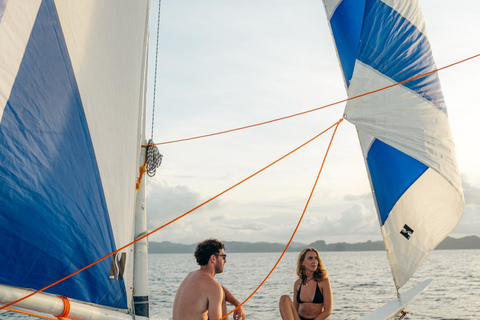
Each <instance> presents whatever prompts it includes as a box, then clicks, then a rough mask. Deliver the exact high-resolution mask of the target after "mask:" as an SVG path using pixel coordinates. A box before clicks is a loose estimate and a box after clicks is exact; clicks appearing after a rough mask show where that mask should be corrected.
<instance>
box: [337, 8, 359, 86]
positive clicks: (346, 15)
mask: <svg viewBox="0 0 480 320" xmlns="http://www.w3.org/2000/svg"><path fill="white" fill-rule="evenodd" d="M364 11H365V0H343V1H342V2H341V3H340V4H339V5H338V7H337V9H336V10H335V13H334V14H333V16H332V18H331V19H330V26H331V29H332V33H333V36H334V38H335V44H336V47H337V52H338V56H339V59H340V63H341V65H342V70H343V76H344V79H345V83H346V84H347V87H348V86H349V85H350V79H351V78H352V75H353V69H354V67H355V61H356V60H357V52H358V46H359V41H360V34H361V31H362V24H363V15H364Z"/></svg>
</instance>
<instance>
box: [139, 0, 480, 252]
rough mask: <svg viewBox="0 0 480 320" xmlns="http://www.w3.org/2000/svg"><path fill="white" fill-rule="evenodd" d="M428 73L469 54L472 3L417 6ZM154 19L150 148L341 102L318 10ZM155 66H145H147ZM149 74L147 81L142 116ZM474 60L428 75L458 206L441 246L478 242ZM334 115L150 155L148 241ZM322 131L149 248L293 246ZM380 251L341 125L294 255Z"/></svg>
mask: <svg viewBox="0 0 480 320" xmlns="http://www.w3.org/2000/svg"><path fill="white" fill-rule="evenodd" d="M420 4H421V6H422V11H423V15H424V18H425V23H426V27H427V34H428V37H429V39H430V44H431V46H432V50H433V54H434V58H435V61H436V64H437V67H443V66H446V65H449V64H451V63H454V62H457V61H459V60H463V59H465V58H468V57H471V56H474V55H476V54H479V53H480V2H479V1H478V0H460V1H458V2H456V3H455V6H452V2H451V1H446V0H420ZM160 12H161V14H160V29H159V30H160V31H159V35H158V38H159V43H158V58H157V59H155V56H156V49H157V47H156V37H157V34H156V32H157V29H156V25H157V23H156V21H157V14H158V2H157V1H153V6H152V12H151V20H152V22H151V25H152V28H151V45H150V52H149V55H150V59H149V73H150V79H149V91H148V96H149V110H148V118H147V127H148V128H147V138H149V137H150V135H151V128H152V118H151V117H152V114H154V121H153V123H154V125H153V127H154V130H153V138H154V141H155V142H156V143H159V142H164V141H170V140H176V139H182V138H188V137H192V136H198V135H203V134H209V133H213V132H218V131H223V130H229V129H232V128H237V127H242V126H246V125H251V124H255V123H259V122H263V121H268V120H271V119H276V118H279V117H283V116H288V115H291V114H295V113H298V112H302V111H306V110H310V109H314V108H317V107H320V106H323V105H327V104H330V103H333V102H337V101H340V100H343V99H346V98H347V96H346V92H345V86H344V81H343V78H342V75H341V70H340V66H339V64H338V60H337V55H336V52H335V48H334V45H333V40H332V37H331V33H330V29H329V26H328V22H327V19H326V15H325V10H324V7H323V3H322V1H321V0H297V1H287V0H260V1H259V0H242V1H233V0H230V1H227V0H202V1H197V0H163V1H162V2H161V11H160ZM155 61H156V63H155ZM155 64H156V65H157V78H156V90H155V109H154V112H152V107H151V106H152V100H153V92H154V90H153V88H154V80H153V79H154V76H153V75H154V74H155ZM479 74H480V58H476V59H473V60H470V61H468V62H465V63H462V64H460V65H458V66H455V67H452V68H449V69H446V70H443V71H441V72H440V73H439V77H440V82H441V85H442V88H443V93H444V96H445V100H446V103H447V108H448V114H449V119H450V122H451V127H452V132H453V137H454V140H455V143H456V152H457V160H458V164H459V168H460V172H461V176H462V181H463V188H464V194H465V199H466V209H465V214H464V216H463V218H462V220H461V221H460V223H459V225H458V226H457V227H456V228H455V229H454V230H453V232H452V233H451V236H452V237H456V238H459V237H463V236H469V235H477V236H480V215H479V214H480V169H479V167H478V163H480V142H479V140H478V139H479V137H480V125H479V123H478V120H477V119H479V118H480V108H478V104H479V102H478V98H477V92H478V91H479V81H478V75H479ZM344 107H345V103H341V104H338V105H335V106H332V107H329V108H326V109H323V110H319V111H316V112H312V113H308V114H306V115H302V116H298V117H294V118H291V119H287V120H282V121H278V122H275V123H272V124H268V125H263V126H260V127H255V128H251V129H247V130H241V131H237V132H233V133H228V134H223V135H218V136H214V137H209V138H204V139H197V140H192V141H188V142H180V143H174V144H165V145H160V146H159V151H160V153H162V154H163V156H164V158H163V162H162V165H161V167H160V168H159V169H158V170H157V173H156V175H155V176H154V177H153V178H149V179H148V180H147V215H148V229H149V230H153V229H155V228H157V227H159V226H161V225H163V224H165V223H167V222H169V221H170V220H172V219H174V218H176V217H178V216H180V215H182V214H184V213H185V212H187V211H189V210H190V209H192V208H194V207H196V206H197V205H199V204H201V203H203V202H204V201H207V200H208V199H210V198H211V197H213V196H215V195H217V194H219V193H221V192H222V191H224V190H225V189H227V188H230V187H231V186H232V185H234V184H236V183H237V182H239V181H241V180H243V179H244V178H246V177H248V176H249V175H251V174H253V173H255V172H256V171H258V170H260V169H262V168H263V167H265V166H266V165H268V164H270V163H271V162H273V161H275V160H277V159H278V158H279V157H281V156H283V155H284V154H286V153H288V152H290V151H291V150H293V149H295V148H296V147H298V146H299V145H301V144H303V143H304V142H306V141H307V140H309V139H311V138H312V137H314V136H315V135H317V134H319V133H320V132H322V131H323V130H325V129H326V128H328V127H330V126H331V125H332V124H334V123H335V122H337V121H338V120H339V119H340V118H342V115H343V110H344ZM331 133H332V131H329V132H327V133H326V134H324V135H322V136H320V137H319V138H318V139H316V140H315V141H313V142H312V143H309V144H308V145H307V146H305V147H303V148H301V149H300V150H298V151H297V152H295V153H294V154H292V155H291V156H289V157H287V158H285V159H284V160H282V161H280V162H279V163H277V164H276V165H274V166H272V167H270V168H269V169H267V170H265V171H264V172H262V173H260V174H259V175H257V176H255V177H254V178H252V179H250V180H248V181H246V182H245V183H243V184H241V185H239V186H238V187H236V188H234V189H232V190H231V191H228V192H227V193H225V194H224V195H222V196H221V197H219V198H217V199H215V200H213V201H212V202H209V203H208V204H206V205H204V206H203V207H201V208H200V209H198V210H196V211H194V212H192V213H190V214H188V215H187V216H185V217H184V218H182V219H180V220H178V221H176V222H174V223H172V224H171V225H169V226H167V227H165V228H163V229H162V230H160V231H158V232H156V233H155V234H153V235H151V236H150V237H149V240H150V241H171V242H175V243H184V244H193V243H197V242H199V241H201V240H203V239H206V238H210V237H214V238H218V239H220V240H223V241H248V242H258V241H266V242H279V243H286V242H288V240H289V239H290V237H291V235H292V233H293V232H294V230H295V227H296V225H297V223H298V221H299V219H300V217H301V215H302V212H303V210H304V207H305V205H306V202H307V199H308V197H309V194H310V192H311V190H312V187H313V184H314V182H315V178H316V176H317V174H318V171H319V169H320V165H321V163H322V160H323V157H324V155H325V152H326V148H327V145H328V143H329V141H330V139H331ZM317 240H324V241H326V242H327V243H333V242H343V241H345V242H363V241H368V240H372V241H376V240H381V233H380V228H379V222H378V218H377V214H376V212H375V207H374V203H373V198H372V195H371V192H370V184H369V181H368V177H367V173H366V170H365V164H364V161H363V157H362V154H361V150H360V146H359V142H358V138H357V134H356V131H355V128H354V126H353V125H352V124H350V123H348V122H347V121H344V122H342V123H341V124H340V126H339V128H338V131H337V133H336V135H335V138H334V140H333V143H332V146H331V149H330V152H329V154H328V158H327V160H326V162H325V165H324V168H323V171H322V173H321V176H320V179H319V181H318V184H317V186H316V189H315V192H314V194H313V196H312V199H311V201H310V203H309V206H308V208H307V211H306V213H305V216H304V218H303V220H302V223H301V225H300V227H299V228H298V231H297V233H296V235H295V237H294V240H293V241H296V242H302V243H311V242H314V241H317Z"/></svg>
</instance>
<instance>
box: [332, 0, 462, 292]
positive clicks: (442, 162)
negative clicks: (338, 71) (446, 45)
mask: <svg viewBox="0 0 480 320" xmlns="http://www.w3.org/2000/svg"><path fill="white" fill-rule="evenodd" d="M324 4H325V8H326V12H327V17H328V20H329V23H330V27H331V31H332V35H333V37H334V42H335V45H336V49H337V54H338V57H339V60H340V64H341V68H342V71H343V76H344V79H345V84H346V88H347V92H348V96H349V97H355V96H357V95H360V94H363V93H366V92H370V91H374V90H376V89H379V88H382V87H386V86H389V85H393V84H396V83H399V82H402V81H405V80H408V79H411V78H413V77H415V76H419V75H422V74H424V73H427V72H429V71H432V70H435V69H436V66H435V62H434V60H433V56H432V51H431V48H430V44H429V42H428V38H427V34H426V32H425V24H424V20H423V17H422V13H421V10H420V6H419V4H418V1H417V0H409V1H406V0H402V1H397V0H343V1H340V0H324ZM345 118H346V119H347V120H348V121H349V122H351V123H353V124H354V125H355V126H356V128H357V132H358V136H359V140H360V143H361V146H362V151H363V156H364V159H365V163H366V167H367V172H368V175H369V178H370V182H371V187H372V191H373V195H374V200H375V204H376V208H377V213H378V217H379V222H380V226H381V231H382V235H383V237H384V242H385V248H386V251H387V256H388V259H389V262H390V266H391V269H392V274H393V278H394V282H395V285H396V287H397V289H398V288H400V287H401V286H402V285H403V284H405V282H406V281H407V280H408V279H409V278H410V277H411V276H412V275H413V274H414V272H415V271H416V270H417V269H418V267H419V266H420V265H421V263H422V261H423V260H424V259H425V257H426V256H427V255H428V254H429V253H430V252H431V251H432V250H433V249H434V248H435V247H436V246H437V245H438V244H439V243H440V242H441V241H442V240H443V239H444V238H445V237H446V236H447V235H448V234H449V233H450V232H451V231H452V229H453V228H454V227H455V226H456V225H457V224H458V222H459V220H460V218H461V216H462V214H463V211H464V205H465V204H464V197H463V191H462V185H461V180H460V175H459V171H458V168H457V162H456V156H455V148H454V144H453V139H452V135H451V132H450V126H449V121H448V116H447V108H446V105H445V101H444V98H443V94H442V90H441V86H440V82H439V79H438V74H437V73H432V74H429V75H427V76H425V77H421V78H418V79H415V80H412V81H408V82H405V83H403V84H401V85H397V86H394V87H392V88H390V89H387V90H383V91H380V92H377V93H374V94H370V95H366V96H363V97H361V98H358V99H354V100H351V101H349V102H348V103H347V106H346V108H345Z"/></svg>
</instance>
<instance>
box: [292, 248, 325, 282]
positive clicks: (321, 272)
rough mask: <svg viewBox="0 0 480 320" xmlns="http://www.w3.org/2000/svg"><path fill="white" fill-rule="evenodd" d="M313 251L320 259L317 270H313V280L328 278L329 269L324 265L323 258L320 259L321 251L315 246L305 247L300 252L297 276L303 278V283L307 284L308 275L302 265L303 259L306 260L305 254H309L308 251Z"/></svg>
mask: <svg viewBox="0 0 480 320" xmlns="http://www.w3.org/2000/svg"><path fill="white" fill-rule="evenodd" d="M309 251H313V252H315V254H316V255H317V259H318V266H317V270H315V271H314V272H313V280H315V281H317V282H318V281H322V280H323V279H326V278H327V277H328V276H327V269H325V266H324V265H323V262H322V259H320V253H318V251H317V249H315V248H305V249H303V250H302V252H300V254H299V255H298V259H297V276H298V277H299V278H300V280H302V284H304V285H305V284H306V281H307V276H306V275H305V272H304V271H305V267H304V266H303V265H302V264H303V261H304V260H305V256H306V255H307V252H309Z"/></svg>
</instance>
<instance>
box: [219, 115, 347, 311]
mask: <svg viewBox="0 0 480 320" xmlns="http://www.w3.org/2000/svg"><path fill="white" fill-rule="evenodd" d="M342 120H343V119H340V120H339V121H338V122H337V123H335V125H336V126H335V130H334V131H333V134H332V138H331V139H330V143H329V144H328V148H327V152H326V153H325V156H324V157H323V161H322V165H321V166H320V170H319V171H318V174H317V178H316V179H315V183H314V184H313V187H312V191H311V192H310V195H309V196H308V200H307V203H306V204H305V208H304V209H303V212H302V215H301V216H300V219H299V220H298V223H297V226H296V227H295V230H294V231H293V233H292V236H291V237H290V240H289V241H288V243H287V245H286V246H285V249H283V252H282V254H281V255H280V257H279V258H278V260H277V262H276V263H275V265H274V266H273V268H272V270H270V272H269V273H268V274H267V276H266V277H265V279H263V281H262V282H261V283H260V284H259V285H258V287H257V288H256V289H255V290H254V291H253V292H252V293H251V294H250V295H249V296H248V298H247V299H245V300H244V301H243V302H242V303H240V304H239V305H238V306H237V307H236V308H235V309H233V310H232V311H230V312H229V313H227V314H226V315H224V316H223V317H221V318H220V319H219V320H222V319H225V318H227V317H228V316H229V315H230V314H231V313H233V312H235V310H237V309H238V308H240V307H241V306H243V305H244V304H245V303H246V302H247V301H248V300H249V299H250V298H251V297H252V296H253V295H254V294H255V293H256V292H257V291H258V289H260V287H261V286H263V284H264V283H265V281H267V279H268V278H269V277H270V275H271V274H272V273H273V270H275V268H276V267H277V265H278V264H279V263H280V260H282V258H283V255H284V254H285V252H286V251H287V249H288V247H289V246H290V244H291V243H292V240H293V237H295V234H296V233H297V230H298V227H299V226H300V223H301V222H302V220H303V216H304V215H305V212H306V211H307V208H308V204H309V203H310V200H311V199H312V195H313V192H314V191H315V188H316V186H317V183H318V180H319V178H320V174H321V173H322V170H323V166H324V164H325V161H326V160H327V155H328V152H329V150H330V146H331V145H332V142H333V138H334V137H335V133H336V132H337V129H338V126H339V125H340V123H341V122H342Z"/></svg>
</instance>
